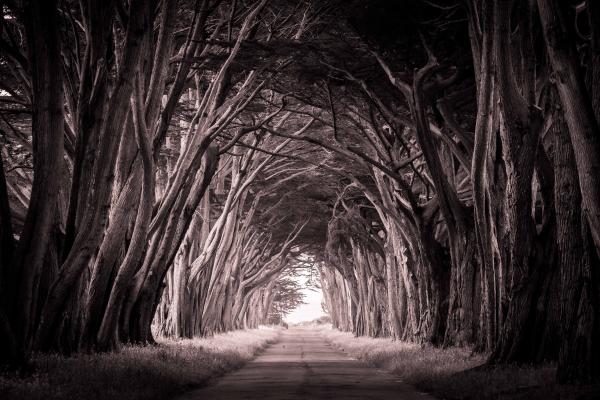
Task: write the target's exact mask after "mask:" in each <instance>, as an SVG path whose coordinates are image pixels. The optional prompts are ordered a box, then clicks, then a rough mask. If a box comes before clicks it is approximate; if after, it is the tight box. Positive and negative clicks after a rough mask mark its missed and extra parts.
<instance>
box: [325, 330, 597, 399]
mask: <svg viewBox="0 0 600 400" xmlns="http://www.w3.org/2000/svg"><path fill="white" fill-rule="evenodd" d="M321 334H322V335H323V336H324V337H325V339H326V340H327V341H329V342H330V343H332V345H334V346H335V347H337V348H339V349H340V350H343V351H345V352H347V353H348V354H350V355H352V356H354V357H356V358H358V359H361V360H363V361H365V362H367V363H369V364H370V365H373V366H376V367H379V368H383V369H386V370H388V371H390V372H393V373H394V374H397V375H398V376H399V377H401V378H402V380H403V381H404V382H406V383H408V384H411V385H413V386H415V387H416V388H418V389H419V390H422V391H425V392H428V393H431V394H433V395H434V396H436V397H438V398H439V399H449V400H459V399H460V400H492V399H494V400H495V399H502V400H542V399H543V400H592V399H600V388H598V387H582V386H577V387H575V386H560V385H558V384H556V383H555V380H554V374H555V367H554V366H553V365H545V366H541V367H540V366H537V367H528V366H525V367H523V366H506V367H496V368H477V367H480V366H481V365H482V364H483V363H484V361H485V357H484V356H483V355H480V354H473V352H472V351H471V350H470V349H467V348H447V349H440V348H435V347H422V346H420V345H417V344H413V343H406V342H399V341H392V340H390V339H373V338H366V337H354V336H353V335H352V334H351V333H347V332H340V331H337V330H332V329H322V330H321Z"/></svg>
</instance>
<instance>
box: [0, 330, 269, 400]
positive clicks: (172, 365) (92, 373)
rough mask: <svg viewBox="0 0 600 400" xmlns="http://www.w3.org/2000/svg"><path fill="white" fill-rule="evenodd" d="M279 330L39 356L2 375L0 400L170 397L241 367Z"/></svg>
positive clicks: (91, 399) (247, 331)
mask: <svg viewBox="0 0 600 400" xmlns="http://www.w3.org/2000/svg"><path fill="white" fill-rule="evenodd" d="M278 334H279V331H278V330H277V329H272V328H261V329H254V330H246V331H235V332H230V333H225V334H221V335H215V336H214V337H213V338H204V339H190V340H179V341H171V340H166V339H162V340H159V345H158V346H153V347H139V346H130V347H126V348H124V349H123V350H122V351H120V352H118V353H107V354H81V355H77V356H75V357H68V358H67V357H62V356H58V355H38V356H36V357H35V358H34V360H33V362H34V370H35V372H34V373H33V374H31V375H29V376H27V377H17V376H14V375H10V374H0V399H2V400H24V399H27V400H37V399H40V400H41V399H44V400H46V399H48V400H62V399H69V400H74V399H86V400H104V399H130V400H154V399H157V400H158V399H169V398H172V397H174V396H177V395H179V394H181V393H184V392H186V391H189V390H192V389H195V388H198V387H200V386H202V385H205V384H206V383H207V382H208V381H209V380H210V379H212V378H214V377H217V376H220V375H223V374H224V373H226V372H228V371H230V370H233V369H236V368H239V367H241V366H242V365H243V364H244V363H245V362H246V361H248V360H249V359H251V358H252V357H253V356H254V354H256V352H257V351H260V350H261V349H262V348H264V347H265V346H266V345H267V344H268V343H270V342H273V341H274V340H276V338H277V336H278Z"/></svg>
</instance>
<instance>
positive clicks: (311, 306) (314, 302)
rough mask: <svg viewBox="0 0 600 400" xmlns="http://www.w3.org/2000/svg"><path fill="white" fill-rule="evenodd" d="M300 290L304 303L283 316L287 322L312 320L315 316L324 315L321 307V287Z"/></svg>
mask: <svg viewBox="0 0 600 400" xmlns="http://www.w3.org/2000/svg"><path fill="white" fill-rule="evenodd" d="M302 292H303V293H304V295H305V297H304V301H305V302H306V304H302V305H301V306H300V307H298V308H296V309H295V310H294V311H292V312H291V313H290V315H288V316H287V317H286V318H285V320H286V321H287V322H289V323H292V324H295V323H297V322H302V321H312V320H313V319H315V318H319V317H320V316H322V315H325V313H324V312H323V309H322V308H321V300H322V298H323V293H322V292H321V289H317V290H310V289H303V290H302Z"/></svg>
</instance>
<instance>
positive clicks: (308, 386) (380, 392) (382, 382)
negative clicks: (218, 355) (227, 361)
mask: <svg viewBox="0 0 600 400" xmlns="http://www.w3.org/2000/svg"><path fill="white" fill-rule="evenodd" d="M201 399H207V400H209V399H210V400H242V399H260V400H275V399H277V400H300V399H327V400H334V399H335V400H342V399H361V400H365V399H373V400H392V399H394V400H433V398H432V397H430V396H427V395H425V394H422V393H418V392H416V391H415V390H414V389H413V388H411V387H409V386H407V385H405V384H403V383H402V382H400V381H399V380H398V378H396V377H394V376H393V375H391V374H389V373H386V372H384V371H382V370H379V369H376V368H372V367H369V366H367V365H365V364H363V363H362V362H360V361H358V360H356V359H354V358H352V357H349V356H348V355H346V354H344V353H342V352H340V351H337V350H335V349H334V348H332V347H331V345H329V344H328V343H327V342H325V340H324V339H323V338H321V337H320V336H319V334H318V332H316V331H314V330H310V329H289V330H286V331H284V332H282V334H281V337H280V340H279V341H278V342H277V343H275V344H273V345H271V346H270V347H268V348H267V349H266V350H265V351H264V352H263V353H262V354H261V355H259V356H258V357H256V359H254V360H253V361H251V362H249V363H248V364H246V366H244V367H243V368H242V369H240V370H238V371H236V372H234V373H232V374H229V375H227V376H225V377H223V378H221V379H220V380H218V381H217V382H216V383H215V384H214V385H211V386H208V387H206V388H204V389H200V390H196V391H193V392H190V393H187V394H186V395H184V396H183V397H180V398H179V400H201Z"/></svg>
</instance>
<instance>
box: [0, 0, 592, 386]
mask: <svg viewBox="0 0 600 400" xmlns="http://www.w3.org/2000/svg"><path fill="white" fill-rule="evenodd" d="M0 5H1V8H2V20H1V22H0V57H1V58H0V118H1V120H0V141H1V159H0V161H1V164H0V165H1V170H0V221H1V224H0V263H1V264H0V354H1V362H2V363H4V364H12V365H20V364H23V363H26V362H27V360H28V358H29V357H30V355H31V354H32V352H37V351H52V352H55V351H57V352H60V353H65V354H70V353H73V352H81V351H92V352H93V351H110V350H115V349H118V348H119V346H120V345H121V344H123V343H143V344H152V343H154V336H153V335H166V336H172V337H193V336H197V335H211V334H214V333H217V332H222V331H227V330H233V329H238V328H246V327H254V326H257V325H258V324H262V323H266V322H273V321H275V322H278V321H280V320H281V315H282V314H285V313H286V312H287V311H289V309H291V308H293V307H294V306H295V305H297V304H298V303H299V302H301V296H299V294H298V293H299V292H298V291H299V288H298V285H297V283H296V280H295V279H294V276H295V275H296V274H298V273H300V272H299V271H301V270H306V269H310V270H312V271H313V272H314V275H315V276H314V279H315V280H316V281H318V282H320V285H321V287H322V289H323V293H324V306H325V307H326V309H327V311H328V313H329V314H330V316H331V318H332V322H333V325H334V326H335V327H337V328H339V329H342V330H347V331H352V332H354V333H355V334H356V335H369V336H373V337H380V336H381V337H383V336H385V337H392V338H395V339H398V340H405V341H414V342H419V343H430V344H432V345H436V346H452V345H460V346H472V347H473V348H474V349H475V350H476V351H479V352H485V353H487V354H489V359H488V363H489V364H491V365H493V364H499V363H512V362H517V363H539V362H544V361H556V362H557V363H558V379H559V381H561V382H574V381H578V382H581V381H592V380H598V379H599V378H600V277H599V274H600V269H599V267H600V265H599V263H600V261H599V255H600V129H599V120H600V3H599V2H598V1H592V0H576V1H570V0H513V1H510V0H498V1H494V0H481V1H480V0H410V1H409V0H406V1H384V0H369V1H359V0H356V1H338V0H303V1H296V0H293V1H292V0H103V1H97V0H81V1H75V0H60V1H58V0H44V1H41V0H40V1H37V0H23V1H19V0H1V1H0Z"/></svg>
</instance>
